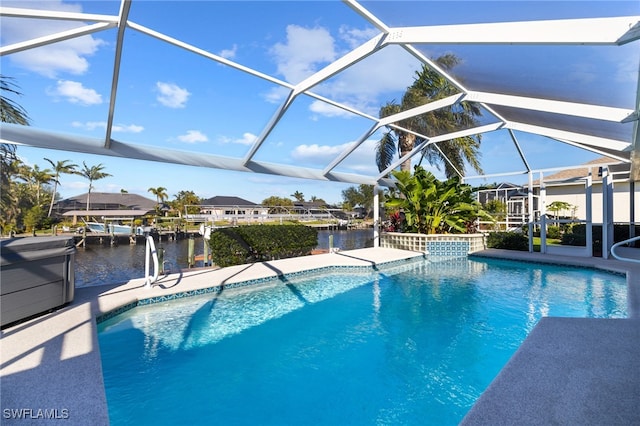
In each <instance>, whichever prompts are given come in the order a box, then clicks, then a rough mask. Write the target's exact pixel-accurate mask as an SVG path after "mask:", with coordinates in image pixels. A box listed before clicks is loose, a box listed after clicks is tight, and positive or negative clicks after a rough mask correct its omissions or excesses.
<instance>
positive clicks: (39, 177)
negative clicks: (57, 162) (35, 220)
mask: <svg viewBox="0 0 640 426" xmlns="http://www.w3.org/2000/svg"><path fill="white" fill-rule="evenodd" d="M54 176H55V175H54V174H53V173H52V172H51V170H49V169H44V170H41V169H40V167H39V166H38V165H37V164H36V165H34V166H33V167H32V168H31V170H30V171H29V182H30V184H31V186H32V188H35V191H36V204H38V205H39V204H40V194H41V193H42V186H43V185H47V184H49V183H50V182H52V181H53V178H54Z"/></svg>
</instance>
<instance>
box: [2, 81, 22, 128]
mask: <svg viewBox="0 0 640 426" xmlns="http://www.w3.org/2000/svg"><path fill="white" fill-rule="evenodd" d="M12 80H13V79H12V78H11V77H7V76H4V75H2V74H0V91H1V92H2V94H1V95H0V121H2V122H3V123H13V124H22V125H23V126H28V125H29V116H28V115H27V111H25V110H24V108H22V107H21V106H20V105H18V104H17V103H15V102H14V101H13V100H11V99H9V98H8V97H6V96H5V95H4V93H6V92H9V93H11V94H13V95H18V96H21V95H22V93H20V92H19V91H18V88H17V86H16V85H15V84H14V83H13V81H12Z"/></svg>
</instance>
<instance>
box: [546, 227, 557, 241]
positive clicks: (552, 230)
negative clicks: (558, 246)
mask: <svg viewBox="0 0 640 426" xmlns="http://www.w3.org/2000/svg"><path fill="white" fill-rule="evenodd" d="M547 238H553V239H558V238H560V227H559V226H553V225H552V226H547Z"/></svg>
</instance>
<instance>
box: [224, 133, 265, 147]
mask: <svg viewBox="0 0 640 426" xmlns="http://www.w3.org/2000/svg"><path fill="white" fill-rule="evenodd" d="M256 139H258V136H256V135H254V134H253V133H249V132H245V133H243V134H242V137H241V138H239V139H233V138H229V137H226V136H220V137H219V138H218V141H219V142H222V143H235V144H240V145H252V144H253V143H254V142H255V141H256Z"/></svg>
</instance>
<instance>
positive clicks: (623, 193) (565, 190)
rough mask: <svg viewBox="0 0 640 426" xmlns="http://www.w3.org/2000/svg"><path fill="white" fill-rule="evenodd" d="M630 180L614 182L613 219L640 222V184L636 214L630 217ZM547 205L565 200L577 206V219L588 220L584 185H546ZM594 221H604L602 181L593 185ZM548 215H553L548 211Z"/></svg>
mask: <svg viewBox="0 0 640 426" xmlns="http://www.w3.org/2000/svg"><path fill="white" fill-rule="evenodd" d="M629 186H630V185H629V182H614V184H613V221H614V222H621V223H628V222H630V221H632V222H640V214H639V211H638V210H640V184H636V185H635V193H634V199H635V205H636V214H635V217H634V218H630V214H629V212H630V206H631V202H630V195H629ZM546 190H547V194H546V205H547V206H549V205H550V204H551V203H553V202H554V201H564V202H567V203H569V204H572V205H574V206H576V207H577V208H576V210H575V216H576V218H577V219H581V220H586V218H587V212H586V195H585V187H584V185H563V186H547V187H546ZM592 194H593V195H592V221H593V222H594V223H602V183H601V182H595V183H594V184H593V185H592ZM559 214H560V215H561V216H565V215H570V214H571V213H570V212H559ZM547 215H548V216H551V215H553V213H552V212H549V211H547Z"/></svg>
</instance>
